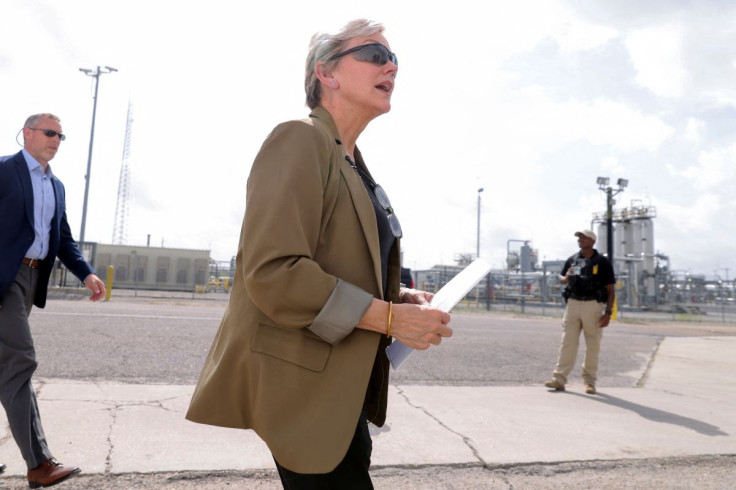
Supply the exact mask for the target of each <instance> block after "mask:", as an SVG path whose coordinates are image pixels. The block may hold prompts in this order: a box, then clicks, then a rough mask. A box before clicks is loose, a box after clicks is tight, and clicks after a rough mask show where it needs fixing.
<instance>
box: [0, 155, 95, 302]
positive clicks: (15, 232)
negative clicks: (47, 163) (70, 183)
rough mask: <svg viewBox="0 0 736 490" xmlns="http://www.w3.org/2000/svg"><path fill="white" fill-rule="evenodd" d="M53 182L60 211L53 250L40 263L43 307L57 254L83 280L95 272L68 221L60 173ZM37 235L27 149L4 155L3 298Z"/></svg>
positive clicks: (0, 209) (0, 173) (0, 196)
mask: <svg viewBox="0 0 736 490" xmlns="http://www.w3.org/2000/svg"><path fill="white" fill-rule="evenodd" d="M52 184H53V187H54V195H55V196H56V211H55V212H54V217H53V219H52V220H51V235H50V237H49V253H48V255H47V256H46V258H45V259H44V260H43V262H41V265H40V266H39V274H40V275H39V278H38V287H37V288H36V296H35V298H34V300H33V304H34V305H36V306H38V307H39V308H43V307H44V306H45V305H46V292H47V289H48V283H49V276H50V275H51V269H52V268H53V266H54V261H55V260H56V257H57V256H58V257H59V258H60V259H61V261H62V262H63V263H64V265H65V266H66V267H67V268H68V269H69V270H70V271H72V273H73V274H74V275H75V276H77V277H78V278H79V280H80V281H83V280H84V279H85V278H86V277H87V276H88V275H89V274H92V273H94V270H93V269H92V267H90V265H89V264H88V263H87V262H86V261H85V260H84V258H83V257H82V254H81V252H80V251H79V247H78V246H77V243H76V242H75V241H74V238H73V237H72V232H71V230H70V229H69V223H67V221H66V201H65V197H64V185H63V184H62V183H61V181H60V180H59V179H57V178H56V177H54V178H53V179H52ZM34 235H35V232H34V228H33V187H32V185H31V174H30V172H29V171H28V164H27V163H26V160H25V158H23V152H18V153H16V154H15V155H11V156H4V157H0V299H2V297H3V296H4V295H5V292H6V291H7V290H8V288H9V287H10V285H11V284H13V281H14V280H15V276H16V275H17V274H18V270H19V269H20V266H21V261H22V260H23V257H24V256H25V253H26V252H27V251H28V248H29V247H30V246H31V244H32V243H33V238H34Z"/></svg>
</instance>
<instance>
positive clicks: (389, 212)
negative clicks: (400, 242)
mask: <svg viewBox="0 0 736 490" xmlns="http://www.w3.org/2000/svg"><path fill="white" fill-rule="evenodd" d="M345 160H346V161H347V162H348V165H350V166H351V167H352V168H353V170H355V171H356V172H358V175H360V176H361V178H362V179H363V180H364V181H365V182H366V183H367V184H368V186H369V187H370V188H371V189H372V190H373V195H374V196H376V200H377V201H378V204H380V205H381V207H382V208H383V210H384V211H386V218H387V219H388V225H389V226H390V227H391V233H393V234H394V237H396V238H401V237H402V236H404V234H403V232H402V231H401V223H399V218H397V217H396V215H395V214H394V208H393V207H391V201H390V200H389V199H388V194H386V191H384V190H383V187H381V186H380V185H378V184H376V181H375V180H373V179H372V178H371V176H370V175H368V174H367V173H365V172H363V169H362V168H360V167H359V166H358V165H357V164H356V163H355V162H354V161H352V160H351V159H350V157H349V156H347V155H345Z"/></svg>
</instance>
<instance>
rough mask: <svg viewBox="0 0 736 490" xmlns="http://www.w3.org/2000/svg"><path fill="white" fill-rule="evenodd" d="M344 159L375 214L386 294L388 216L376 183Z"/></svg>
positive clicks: (389, 241)
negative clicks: (360, 185) (366, 194)
mask: <svg viewBox="0 0 736 490" xmlns="http://www.w3.org/2000/svg"><path fill="white" fill-rule="evenodd" d="M345 159H346V160H347V161H348V163H349V164H350V166H351V167H353V168H354V169H355V171H356V172H358V175H360V178H361V179H362V180H363V185H364V186H365V188H366V190H367V191H368V196H369V197H370V198H371V202H372V203H373V210H374V211H375V213H376V223H378V241H379V245H380V250H381V282H382V287H383V294H384V295H385V294H386V288H387V286H388V254H389V252H390V251H391V247H392V246H393V244H394V240H396V238H395V237H394V234H393V232H392V231H391V225H389V223H388V215H387V214H386V210H385V209H383V206H381V204H380V203H379V202H378V198H377V197H376V194H375V192H374V189H375V188H376V182H375V181H374V180H373V179H372V178H371V177H370V176H369V175H368V174H367V173H366V172H365V171H363V169H362V168H360V165H357V164H356V163H355V162H353V161H352V160H351V159H350V157H348V156H347V155H345Z"/></svg>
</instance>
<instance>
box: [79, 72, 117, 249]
mask: <svg viewBox="0 0 736 490" xmlns="http://www.w3.org/2000/svg"><path fill="white" fill-rule="evenodd" d="M79 71H81V72H82V73H84V74H85V75H87V76H88V77H92V78H94V79H95V96H94V102H93V104H92V130H91V132H90V135H89V153H88V154H87V174H86V175H85V176H84V204H83V205H82V229H81V230H80V231H79V242H80V243H83V242H84V229H85V226H86V225H87V197H88V196H89V178H90V172H91V171H92V144H93V143H94V140H95V117H96V115H97V89H98V88H99V87H100V75H104V74H105V73H112V72H116V71H117V70H116V69H115V68H113V67H111V66H103V67H100V66H98V67H97V69H96V70H92V69H91V68H80V69H79Z"/></svg>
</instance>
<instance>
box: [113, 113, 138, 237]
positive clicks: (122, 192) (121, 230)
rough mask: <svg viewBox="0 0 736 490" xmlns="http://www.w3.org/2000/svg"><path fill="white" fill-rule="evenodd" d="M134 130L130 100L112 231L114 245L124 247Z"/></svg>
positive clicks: (126, 233)
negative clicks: (131, 146)
mask: <svg viewBox="0 0 736 490" xmlns="http://www.w3.org/2000/svg"><path fill="white" fill-rule="evenodd" d="M132 129H133V103H132V102H131V101H130V100H128V120H127V122H126V124H125V144H124V145H123V164H122V166H121V167H120V180H118V199H117V203H116V204H115V226H114V228H113V230H112V243H113V245H124V244H125V242H126V241H127V240H128V230H127V228H126V221H127V217H128V189H129V188H130V166H129V165H128V164H129V157H130V136H131V131H132Z"/></svg>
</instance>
